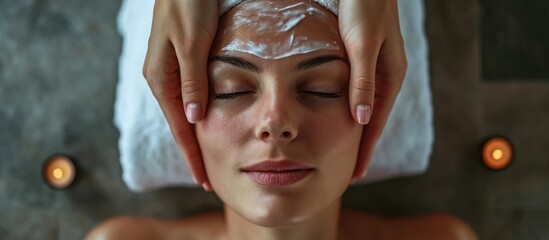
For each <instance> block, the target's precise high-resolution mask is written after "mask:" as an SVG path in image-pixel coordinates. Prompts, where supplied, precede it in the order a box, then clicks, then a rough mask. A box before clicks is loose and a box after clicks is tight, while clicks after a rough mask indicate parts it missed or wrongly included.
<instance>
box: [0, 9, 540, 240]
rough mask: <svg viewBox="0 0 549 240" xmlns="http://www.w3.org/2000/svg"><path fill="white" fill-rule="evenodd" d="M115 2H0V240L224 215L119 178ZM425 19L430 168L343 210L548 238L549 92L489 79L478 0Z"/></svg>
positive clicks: (363, 194)
mask: <svg viewBox="0 0 549 240" xmlns="http://www.w3.org/2000/svg"><path fill="white" fill-rule="evenodd" d="M119 5H120V2H119V1H113V0H98V1H82V0H55V1H54V0H20V1H8V0H0V102H1V103H2V104H1V105H0V216H1V217H0V239H81V238H82V237H83V236H84V234H85V233H86V232H88V231H89V230H90V229H91V228H92V227H93V226H94V225H95V224H97V223H98V222H99V221H101V220H104V219H106V218H108V217H111V216H115V215H121V214H131V215H141V216H154V217H162V218H176V217H182V216H186V215H190V214H194V213H199V212H204V211H209V210H218V209H220V206H221V204H220V202H219V200H218V199H217V198H216V197H215V196H214V195H213V194H209V193H204V192H203V191H202V190H200V189H186V188H172V189H163V190H159V191H155V192H151V193H147V194H134V193H131V192H129V191H128V190H127V188H126V187H125V186H124V184H123V183H122V181H121V172H120V166H119V164H118V150H117V140H118V132H117V130H116V129H115V127H114V126H113V124H112V117H113V102H114V93H115V84H116V81H117V61H118V55H119V53H120V46H121V39H120V36H119V35H118V34H117V32H116V27H115V19H116V14H117V11H118V8H119ZM426 9H427V15H428V16H427V17H428V20H427V34H428V37H429V41H430V48H431V49H430V58H431V74H432V89H433V97H434V104H435V128H436V136H435V137H436V143H435V146H434V152H433V155H432V158H431V165H430V168H429V171H428V172H427V173H426V174H424V175H421V176H416V177H407V178H399V179H394V180H390V181H386V182H383V183H378V184H373V185H369V186H359V187H353V188H351V189H350V190H349V191H348V192H347V193H346V195H345V196H344V205H345V206H346V207H349V208H355V209H361V210H364V211H369V212H375V213H381V214H386V215H390V216H402V215H409V214H419V213H430V212H449V213H452V214H455V215H457V216H459V217H461V218H462V219H464V220H465V221H467V222H468V223H469V224H471V225H472V226H473V228H474V229H475V230H476V231H477V232H478V233H479V235H480V236H481V239H549V228H547V226H549V184H548V183H549V174H548V173H549V140H548V139H547V138H548V137H549V107H548V102H549V84H547V81H537V82H532V81H526V82H525V81H520V78H517V77H516V76H514V79H516V80H514V81H506V82H498V81H483V79H482V77H481V76H482V74H481V58H480V53H481V52H482V49H481V44H480V42H481V34H480V33H481V28H480V12H481V11H480V4H479V2H478V0H465V1H437V0H426ZM509 61H515V62H514V63H516V64H520V62H519V61H518V60H515V59H509ZM525 77H527V76H525ZM543 82H545V83H543ZM493 134H501V135H505V136H507V137H508V138H510V139H511V140H512V141H513V142H514V144H515V148H516V158H515V162H514V163H513V165H512V166H511V167H509V168H508V169H506V170H504V171H501V172H494V171H489V170H487V169H486V168H484V167H483V166H482V164H480V157H479V152H480V149H479V148H480V144H481V142H482V141H483V139H484V138H485V137H487V136H490V135H493ZM56 152H63V153H67V154H70V155H73V156H75V157H76V158H77V159H78V162H79V164H80V167H81V169H82V174H81V176H80V179H79V181H78V182H77V184H76V185H75V186H74V187H72V188H71V189H68V190H65V191H53V190H51V189H49V188H47V187H46V186H45V185H44V184H43V182H42V180H41V173H40V168H41V164H42V162H43V160H44V159H45V158H46V157H48V156H49V155H50V154H52V153H56Z"/></svg>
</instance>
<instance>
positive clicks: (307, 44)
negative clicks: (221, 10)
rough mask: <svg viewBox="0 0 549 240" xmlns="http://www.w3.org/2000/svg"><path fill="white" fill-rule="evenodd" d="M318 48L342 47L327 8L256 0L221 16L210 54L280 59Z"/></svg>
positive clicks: (302, 1)
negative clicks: (236, 54) (249, 55)
mask: <svg viewBox="0 0 549 240" xmlns="http://www.w3.org/2000/svg"><path fill="white" fill-rule="evenodd" d="M319 50H323V51H326V50H327V51H333V52H341V51H343V50H344V48H343V44H342V43H341V39H340V36H339V30H338V25H337V18H336V16H335V15H333V14H332V13H331V12H330V11H329V10H327V9H325V8H324V7H322V6H321V5H319V4H317V3H314V2H312V1H309V0H282V1H268V0H256V1H245V2H244V3H242V4H240V5H237V6H236V7H234V8H233V9H231V10H230V11H229V12H227V13H226V14H225V15H224V16H222V18H221V19H220V24H219V31H218V33H217V36H216V39H215V41H214V44H213V47H212V54H213V55H223V54H229V53H234V52H240V53H246V54H251V55H255V56H256V57H260V58H263V59H280V58H285V57H290V56H293V55H296V54H305V53H310V52H314V51H319Z"/></svg>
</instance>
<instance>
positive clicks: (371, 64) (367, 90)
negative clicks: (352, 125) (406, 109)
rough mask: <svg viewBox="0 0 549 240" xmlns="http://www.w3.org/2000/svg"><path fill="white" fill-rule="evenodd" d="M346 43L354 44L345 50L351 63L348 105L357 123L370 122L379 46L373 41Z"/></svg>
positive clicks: (364, 123)
mask: <svg viewBox="0 0 549 240" xmlns="http://www.w3.org/2000/svg"><path fill="white" fill-rule="evenodd" d="M363 39H367V38H363ZM347 45H351V46H353V45H354V46H353V47H351V48H352V49H348V51H347V52H348V55H349V56H348V57H349V63H350V65H351V79H350V84H349V101H350V105H349V106H350V107H351V113H353V117H354V118H355V120H356V121H357V122H358V123H359V124H362V125H366V124H368V123H369V122H370V117H371V116H372V112H373V108H374V96H375V90H376V63H377V58H378V54H379V49H380V46H379V45H378V44H375V43H373V42H370V43H368V42H358V43H356V44H353V43H351V44H347V43H346V46H347ZM356 45H358V47H357V46H356Z"/></svg>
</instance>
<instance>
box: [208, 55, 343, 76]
mask: <svg viewBox="0 0 549 240" xmlns="http://www.w3.org/2000/svg"><path fill="white" fill-rule="evenodd" d="M336 60H340V61H343V62H345V63H347V64H348V62H347V60H346V59H344V58H342V57H340V56H338V55H321V56H318V57H313V58H310V59H306V60H303V61H301V62H299V63H298V64H297V65H296V66H295V67H294V71H305V70H307V69H311V68H314V67H318V66H320V65H322V64H324V63H327V62H331V61H336ZM210 61H220V62H224V63H227V64H230V65H233V66H235V67H238V68H242V69H244V70H248V71H251V72H255V73H261V72H263V69H261V68H260V67H258V66H257V65H255V64H253V63H251V62H250V61H248V60H246V59H244V58H241V57H236V56H231V55H221V56H215V57H213V58H211V59H210Z"/></svg>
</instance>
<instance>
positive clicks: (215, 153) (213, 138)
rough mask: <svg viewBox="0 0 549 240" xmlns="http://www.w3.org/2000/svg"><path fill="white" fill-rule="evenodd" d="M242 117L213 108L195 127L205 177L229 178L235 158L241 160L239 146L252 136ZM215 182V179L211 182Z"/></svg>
mask: <svg viewBox="0 0 549 240" xmlns="http://www.w3.org/2000/svg"><path fill="white" fill-rule="evenodd" d="M249 126H250V123H249V119H248V118H247V117H246V116H245V115H244V114H237V115H234V114H233V115H231V114H228V113H227V112H225V111H221V110H216V109H215V108H212V109H211V110H209V111H208V114H207V116H206V118H205V119H204V120H202V121H201V122H199V123H198V124H196V135H197V140H198V144H199V145H200V150H201V152H202V158H203V160H204V165H205V167H206V171H207V173H208V176H211V177H214V176H215V177H217V176H219V177H220V178H221V177H228V176H227V174H230V173H231V171H227V170H229V169H232V168H233V166H234V164H235V163H234V159H238V158H239V157H241V154H242V152H241V150H242V146H244V144H246V139H247V137H248V136H249V134H250V133H251V131H250V130H249V129H250V127H249ZM210 180H211V181H214V179H210Z"/></svg>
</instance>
